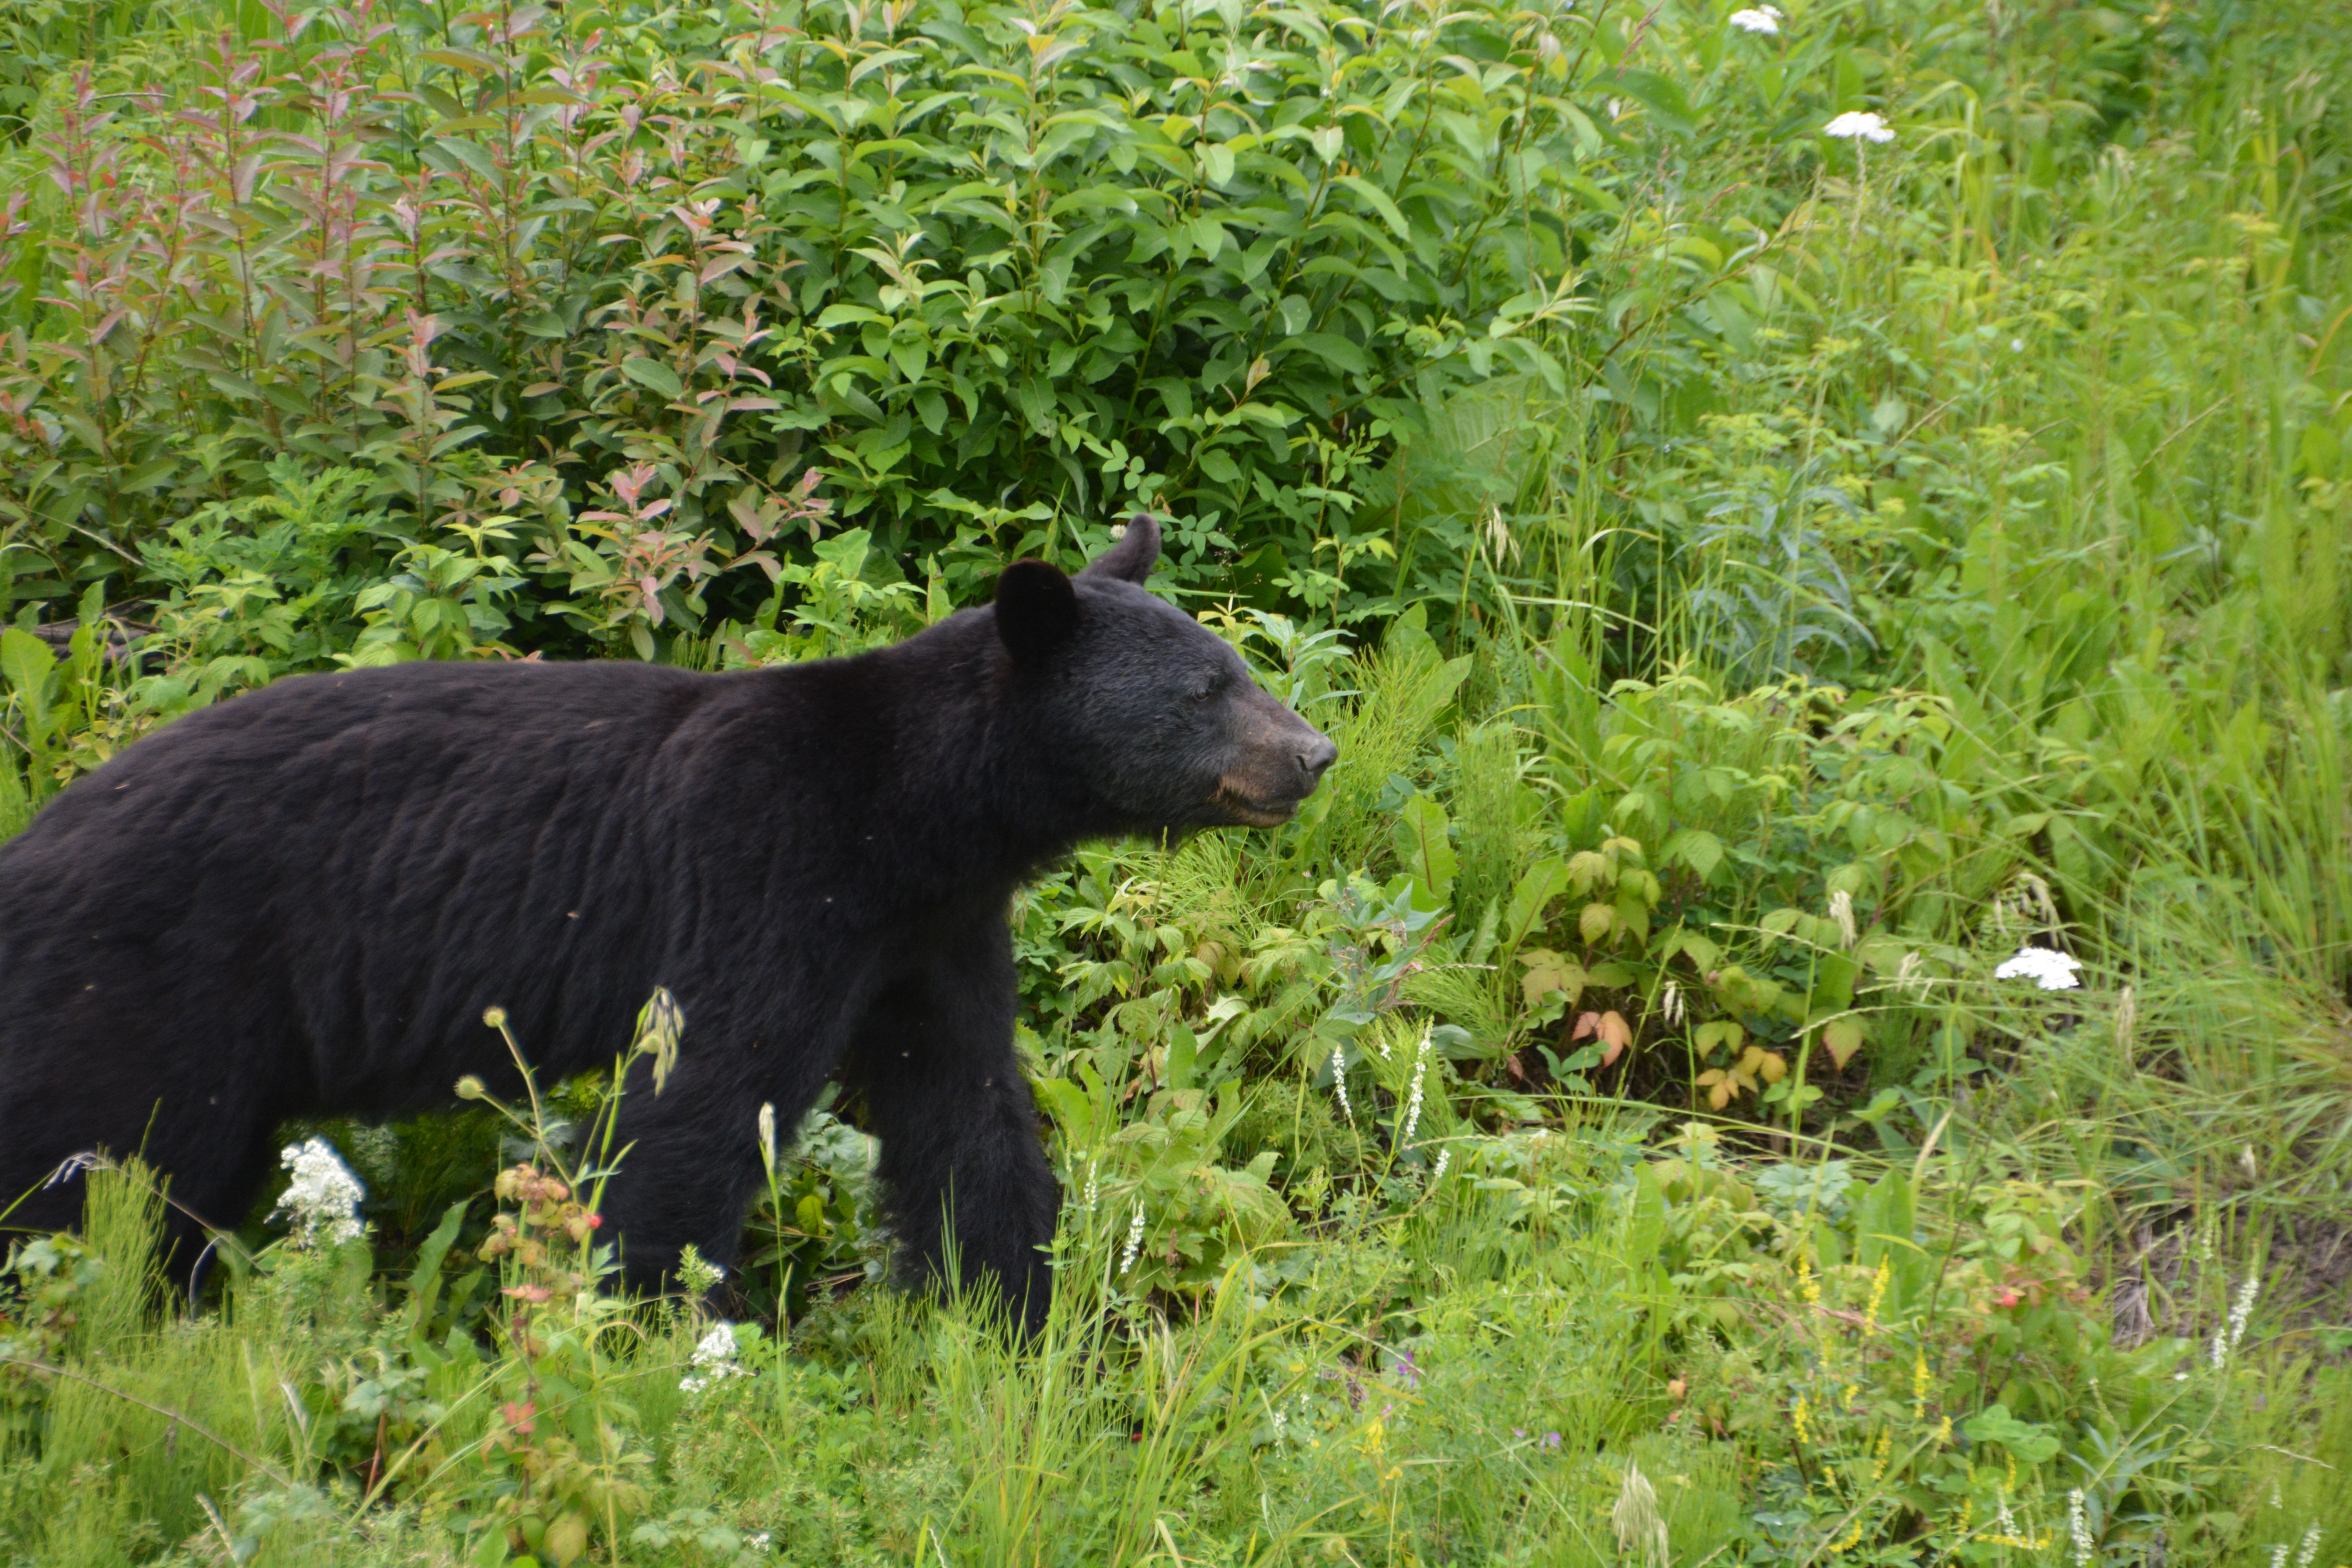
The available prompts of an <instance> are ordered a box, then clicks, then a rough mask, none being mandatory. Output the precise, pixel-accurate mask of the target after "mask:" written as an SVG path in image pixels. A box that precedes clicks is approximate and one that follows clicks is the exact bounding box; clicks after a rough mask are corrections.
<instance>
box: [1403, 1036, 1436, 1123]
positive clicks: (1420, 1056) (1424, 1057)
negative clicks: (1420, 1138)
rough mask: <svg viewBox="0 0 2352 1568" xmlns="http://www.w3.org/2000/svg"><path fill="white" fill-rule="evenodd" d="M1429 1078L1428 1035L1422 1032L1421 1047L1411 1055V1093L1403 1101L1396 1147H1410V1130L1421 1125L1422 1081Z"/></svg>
mask: <svg viewBox="0 0 2352 1568" xmlns="http://www.w3.org/2000/svg"><path fill="white" fill-rule="evenodd" d="M1428 1076H1429V1034H1428V1032H1427V1031H1426V1030H1424V1031H1423V1033H1422V1037H1421V1047H1420V1048H1419V1049H1418V1050H1416V1051H1414V1052H1413V1053H1412V1095H1411V1097H1410V1098H1408V1099H1407V1100H1406V1101H1405V1107H1404V1131H1402V1132H1401V1133H1399V1134H1398V1136H1397V1147H1398V1148H1400V1149H1410V1148H1412V1130H1413V1129H1414V1128H1416V1127H1418V1126H1420V1125H1421V1086H1422V1080H1423V1079H1425V1078H1427V1077H1428Z"/></svg>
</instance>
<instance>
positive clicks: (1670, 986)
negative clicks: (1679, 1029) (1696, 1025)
mask: <svg viewBox="0 0 2352 1568" xmlns="http://www.w3.org/2000/svg"><path fill="white" fill-rule="evenodd" d="M1658 1009H1659V1011H1660V1012H1662V1013H1664V1015H1665V1019H1666V1026H1667V1027H1669V1028H1672V1027H1673V1026H1675V1025H1677V1024H1679V1023H1681V1022H1682V1021H1683V988H1682V987H1681V985H1679V984H1676V983H1675V982H1674V981H1672V980H1669V981H1667V982H1666V989H1665V994H1664V995H1663V996H1661V997H1660V998H1659V999H1658Z"/></svg>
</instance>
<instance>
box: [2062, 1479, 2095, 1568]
mask: <svg viewBox="0 0 2352 1568" xmlns="http://www.w3.org/2000/svg"><path fill="white" fill-rule="evenodd" d="M2066 1533H2067V1534H2069V1535H2071V1536H2073V1537H2074V1568H2085V1565H2086V1564H2088V1563H2089V1562H2090V1561H2091V1552H2092V1545H2091V1526H2090V1521H2088V1520H2086V1519H2084V1516H2083V1489H2082V1488H2080V1487H2076V1488H2075V1489H2074V1490H2073V1491H2071V1492H2068V1493H2067V1494H2066Z"/></svg>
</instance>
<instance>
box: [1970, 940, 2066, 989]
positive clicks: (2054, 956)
mask: <svg viewBox="0 0 2352 1568" xmlns="http://www.w3.org/2000/svg"><path fill="white" fill-rule="evenodd" d="M2082 967H2083V966H2082V965H2081V964H2080V963H2076V962H2075V961H2074V960H2073V959H2071V958H2069V957H2067V956H2066V955H2065V954H2064V953H2063V952H2053V951H2052V950H2051V949H2049V948H2046V947H2033V946H2031V945H2029V946H2025V947H2021V948H2019V949H2018V950H2017V956H2016V957H2015V958H2011V959H2005V960H2003V961H2002V963H2001V965H2000V968H1998V969H1996V970H1994V971H1993V972H1992V977H1993V978H1994V979H1995V980H2031V981H2032V982H2033V983H2034V984H2036V985H2039V986H2040V987H2042V990H2044V991H2072V990H2074V987H2075V985H2076V984H2078V982H2076V980H2075V979H2074V971H2076V970H2078V969H2080V968H2082Z"/></svg>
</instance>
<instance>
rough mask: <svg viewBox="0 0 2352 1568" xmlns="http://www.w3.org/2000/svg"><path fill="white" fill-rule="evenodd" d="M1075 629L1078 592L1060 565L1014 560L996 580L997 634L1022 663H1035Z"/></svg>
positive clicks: (1076, 625)
mask: <svg viewBox="0 0 2352 1568" xmlns="http://www.w3.org/2000/svg"><path fill="white" fill-rule="evenodd" d="M1077 629H1078V595H1077V590H1076V589H1075V588H1073V587H1071V586H1070V580H1069V579H1068V578H1067V577H1065V576H1063V575H1062V569H1061V568H1060V567H1058V566H1053V565H1049V564H1047V563H1045V562H1043V561H1015V562H1014V563H1013V564H1012V565H1010V566H1007V567H1006V568H1005V569H1004V575H1003V576H1002V577H999V578H998V579H997V580H996V635H997V636H998V637H1002V638H1003V639H1004V646H1005V647H1008V648H1010V649H1012V650H1013V658H1014V659H1015V660H1017V661H1018V662H1020V663H1022V664H1034V663H1035V662H1037V661H1038V660H1039V659H1041V658H1045V656H1046V655H1047V654H1049V653H1051V652H1053V651H1054V650H1055V648H1057V647H1060V646H1061V645H1062V644H1064V643H1066V642H1067V641H1069V640H1070V634H1071V633H1072V632H1075V631H1076V630H1077Z"/></svg>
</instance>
